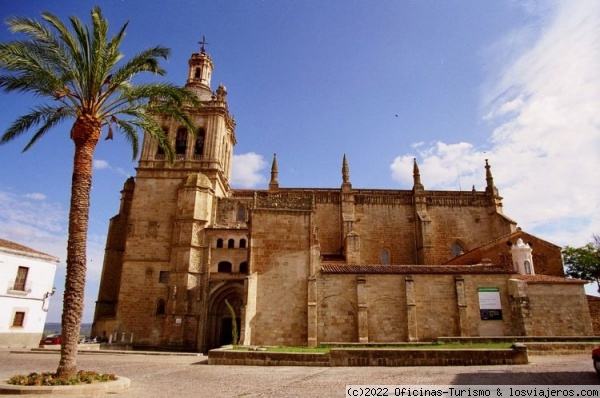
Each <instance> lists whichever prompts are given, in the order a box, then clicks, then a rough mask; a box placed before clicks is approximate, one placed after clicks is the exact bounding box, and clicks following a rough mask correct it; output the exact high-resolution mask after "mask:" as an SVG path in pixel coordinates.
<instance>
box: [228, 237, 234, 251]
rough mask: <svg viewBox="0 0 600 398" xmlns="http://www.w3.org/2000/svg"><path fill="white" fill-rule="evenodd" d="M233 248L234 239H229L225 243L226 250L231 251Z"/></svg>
mask: <svg viewBox="0 0 600 398" xmlns="http://www.w3.org/2000/svg"><path fill="white" fill-rule="evenodd" d="M234 247H235V240H234V239H229V240H228V241H227V248H228V249H233V248H234Z"/></svg>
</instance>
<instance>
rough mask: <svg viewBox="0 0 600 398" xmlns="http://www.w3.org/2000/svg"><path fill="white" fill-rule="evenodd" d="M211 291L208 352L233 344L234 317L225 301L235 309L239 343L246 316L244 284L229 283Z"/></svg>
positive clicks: (207, 333)
mask: <svg viewBox="0 0 600 398" xmlns="http://www.w3.org/2000/svg"><path fill="white" fill-rule="evenodd" d="M211 290H212V291H211V293H210V298H209V302H208V319H207V329H206V348H207V350H210V349H213V348H217V347H221V346H223V345H227V344H232V343H233V325H234V317H233V316H232V314H231V310H230V309H229V308H228V307H227V304H226V302H225V301H227V302H228V303H229V304H230V305H231V306H232V307H233V310H234V312H235V325H236V328H237V338H238V342H239V341H240V340H241V338H242V333H243V324H244V322H243V319H244V315H245V299H244V285H243V282H227V283H223V284H220V285H219V286H215V288H214V289H211Z"/></svg>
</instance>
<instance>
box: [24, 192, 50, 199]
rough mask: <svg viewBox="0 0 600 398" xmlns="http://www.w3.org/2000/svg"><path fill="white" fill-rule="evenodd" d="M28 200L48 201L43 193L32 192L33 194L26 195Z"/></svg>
mask: <svg viewBox="0 0 600 398" xmlns="http://www.w3.org/2000/svg"><path fill="white" fill-rule="evenodd" d="M24 196H25V197H26V198H27V199H33V200H46V195H44V194H43V193H39V192H32V193H27V194H25V195H24Z"/></svg>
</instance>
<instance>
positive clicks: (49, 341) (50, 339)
mask: <svg viewBox="0 0 600 398" xmlns="http://www.w3.org/2000/svg"><path fill="white" fill-rule="evenodd" d="M61 344H62V336H61V335H60V334H49V335H48V336H46V337H44V338H42V339H41V340H40V345H61Z"/></svg>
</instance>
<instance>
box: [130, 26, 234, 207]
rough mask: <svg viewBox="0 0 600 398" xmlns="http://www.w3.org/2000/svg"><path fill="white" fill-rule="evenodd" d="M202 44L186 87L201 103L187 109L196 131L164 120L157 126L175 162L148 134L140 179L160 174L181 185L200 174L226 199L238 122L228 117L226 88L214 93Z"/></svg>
mask: <svg viewBox="0 0 600 398" xmlns="http://www.w3.org/2000/svg"><path fill="white" fill-rule="evenodd" d="M199 44H200V52H194V53H192V55H191V56H190V58H189V60H188V77H187V81H186V84H185V88H186V89H187V90H189V91H191V92H192V93H194V94H195V95H196V97H198V99H199V100H200V105H199V106H196V107H191V106H188V107H187V109H186V111H187V112H188V114H189V115H191V117H192V120H193V121H194V124H195V125H196V127H197V131H195V132H190V131H188V130H187V129H186V128H184V127H183V126H181V125H180V124H179V123H178V122H177V121H176V120H173V119H170V118H162V117H161V118H160V119H159V120H158V122H159V123H160V125H161V126H162V129H163V131H164V132H165V134H166V135H167V136H168V137H169V140H170V141H171V144H172V145H173V148H174V149H175V160H174V162H173V163H172V164H169V163H168V162H167V161H166V159H165V154H164V153H163V152H162V150H161V149H160V148H159V147H158V144H157V142H156V140H154V139H153V138H152V137H150V136H149V135H148V134H145V135H144V143H143V147H142V154H141V157H140V161H139V166H138V173H137V177H138V179H140V178H144V177H145V176H147V175H149V174H156V173H159V174H161V178H165V177H167V176H168V177H167V178H174V179H177V180H178V181H181V180H183V179H184V178H186V177H187V176H188V175H189V174H190V173H198V172H200V173H202V174H204V175H205V176H206V177H208V180H209V181H210V182H211V188H212V190H214V192H215V196H218V197H227V196H229V191H230V179H231V158H232V156H233V147H234V146H235V144H236V139H235V120H234V119H233V117H232V116H231V114H230V113H229V108H228V105H227V89H226V87H225V86H224V85H222V84H221V85H219V87H218V88H217V89H216V91H212V89H211V78H212V72H213V62H212V59H211V57H210V55H208V54H207V52H206V44H208V43H207V42H206V40H205V39H204V37H203V38H202V41H200V42H199ZM165 173H166V174H165Z"/></svg>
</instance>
